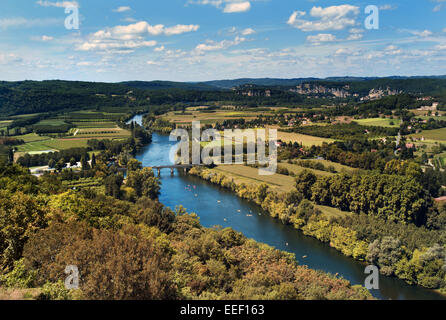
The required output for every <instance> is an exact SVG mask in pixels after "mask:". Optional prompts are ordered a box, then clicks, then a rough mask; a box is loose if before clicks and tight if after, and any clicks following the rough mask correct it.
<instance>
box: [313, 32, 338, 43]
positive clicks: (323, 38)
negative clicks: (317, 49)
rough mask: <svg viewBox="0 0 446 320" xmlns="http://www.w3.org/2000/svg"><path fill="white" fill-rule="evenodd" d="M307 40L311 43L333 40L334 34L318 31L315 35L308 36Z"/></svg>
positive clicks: (334, 38)
mask: <svg viewBox="0 0 446 320" xmlns="http://www.w3.org/2000/svg"><path fill="white" fill-rule="evenodd" d="M307 41H308V42H311V43H313V44H321V43H322V42H333V41H336V36H334V35H332V34H330V33H319V34H318V35H315V36H308V37H307Z"/></svg>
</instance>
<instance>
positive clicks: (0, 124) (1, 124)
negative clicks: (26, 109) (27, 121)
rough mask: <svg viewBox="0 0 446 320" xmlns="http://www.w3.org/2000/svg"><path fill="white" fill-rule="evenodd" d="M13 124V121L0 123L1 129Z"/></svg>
mask: <svg viewBox="0 0 446 320" xmlns="http://www.w3.org/2000/svg"><path fill="white" fill-rule="evenodd" d="M11 122H12V121H11V120H5V121H0V128H6V127H7V126H8V125H9V124H10V123H11Z"/></svg>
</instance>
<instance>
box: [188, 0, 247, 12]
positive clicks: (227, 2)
mask: <svg viewBox="0 0 446 320" xmlns="http://www.w3.org/2000/svg"><path fill="white" fill-rule="evenodd" d="M188 3H190V4H200V5H212V6H214V7H216V8H219V9H221V10H222V11H223V12H224V13H238V12H246V11H249V10H250V9H251V1H246V0H189V1H188Z"/></svg>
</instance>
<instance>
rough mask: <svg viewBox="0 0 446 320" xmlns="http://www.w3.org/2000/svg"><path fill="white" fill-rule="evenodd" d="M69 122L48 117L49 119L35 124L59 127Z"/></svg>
mask: <svg viewBox="0 0 446 320" xmlns="http://www.w3.org/2000/svg"><path fill="white" fill-rule="evenodd" d="M66 124H67V123H66V122H65V121H62V120H58V119H47V120H42V121H40V122H38V123H36V124H35V126H51V127H57V126H63V125H66Z"/></svg>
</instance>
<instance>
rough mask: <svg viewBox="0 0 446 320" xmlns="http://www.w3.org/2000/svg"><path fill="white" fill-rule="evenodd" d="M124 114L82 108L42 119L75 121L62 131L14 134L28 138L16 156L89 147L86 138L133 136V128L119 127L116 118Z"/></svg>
mask: <svg viewBox="0 0 446 320" xmlns="http://www.w3.org/2000/svg"><path fill="white" fill-rule="evenodd" d="M124 116H125V114H123V113H107V112H95V111H80V112H71V113H65V114H61V115H59V116H56V117H54V118H50V119H45V120H42V121H40V122H39V123H37V124H36V125H35V126H36V127H43V126H44V127H47V128H51V127H55V128H57V127H60V126H63V125H67V123H72V124H73V126H74V127H73V128H71V129H70V130H69V131H68V132H67V133H66V134H62V135H57V134H51V133H47V134H41V135H38V134H36V133H30V134H26V135H18V136H15V138H17V139H22V140H24V141H25V144H23V145H19V146H18V147H17V155H16V156H20V155H23V154H25V153H30V154H39V153H45V152H55V151H60V150H66V149H70V148H82V147H87V142H88V140H90V139H112V140H115V139H126V138H128V137H130V135H131V133H130V131H128V130H124V129H122V128H119V127H118V126H117V124H116V120H117V119H121V118H123V117H124ZM2 122H4V121H2ZM5 123H6V122H5Z"/></svg>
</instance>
